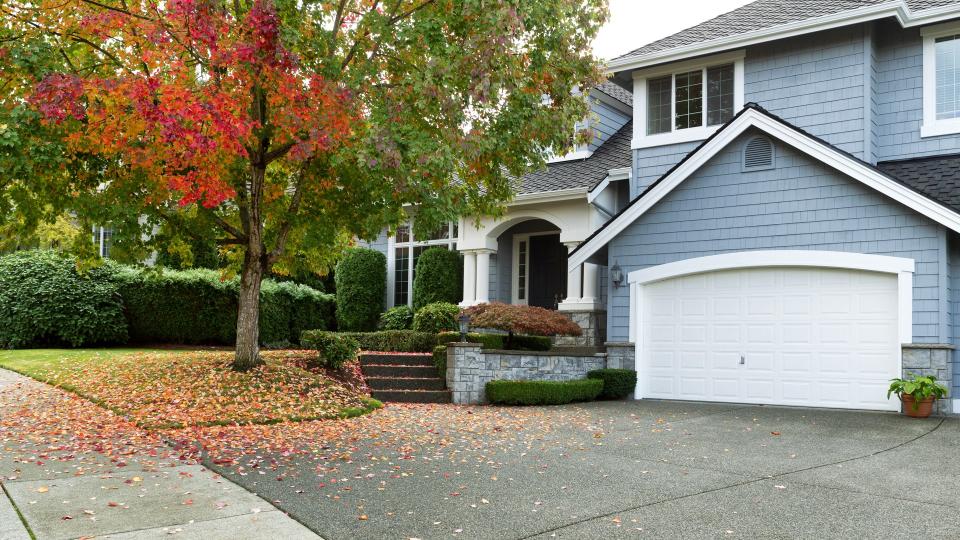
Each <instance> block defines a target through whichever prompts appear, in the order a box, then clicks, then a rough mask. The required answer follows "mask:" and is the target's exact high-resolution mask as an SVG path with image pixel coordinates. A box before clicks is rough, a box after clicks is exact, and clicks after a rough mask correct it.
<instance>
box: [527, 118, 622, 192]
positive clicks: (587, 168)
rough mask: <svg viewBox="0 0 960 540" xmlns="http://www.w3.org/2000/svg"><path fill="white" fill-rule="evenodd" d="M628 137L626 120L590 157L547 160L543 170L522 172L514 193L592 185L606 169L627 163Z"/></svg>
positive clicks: (597, 181) (601, 176)
mask: <svg viewBox="0 0 960 540" xmlns="http://www.w3.org/2000/svg"><path fill="white" fill-rule="evenodd" d="M632 136H633V121H629V122H627V123H626V124H624V126H623V127H622V128H620V130H619V131H617V132H616V133H614V134H613V135H612V136H610V138H609V139H607V140H606V141H604V143H603V144H602V145H601V146H600V148H597V150H596V151H595V152H594V153H593V155H591V156H590V157H588V158H586V159H578V160H573V161H562V162H559V163H551V164H548V165H547V166H546V168H544V169H541V170H539V171H535V172H532V173H527V174H525V175H523V176H522V177H521V178H520V181H519V185H518V186H517V189H516V193H517V194H518V195H523V194H527V193H543V192H547V191H559V190H563V189H572V188H582V187H585V188H593V186H595V185H597V184H599V183H600V182H602V181H603V179H604V178H606V177H607V172H608V171H609V170H610V169H619V168H622V167H629V166H630V164H631V163H630V162H631V159H632V156H631V152H630V139H631V137H632Z"/></svg>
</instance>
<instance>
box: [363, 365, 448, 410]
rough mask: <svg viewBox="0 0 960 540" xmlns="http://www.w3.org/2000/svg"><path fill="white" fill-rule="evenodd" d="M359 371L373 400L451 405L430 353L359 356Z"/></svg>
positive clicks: (444, 384)
mask: <svg viewBox="0 0 960 540" xmlns="http://www.w3.org/2000/svg"><path fill="white" fill-rule="evenodd" d="M360 370H361V371H362V372H363V376H364V378H365V379H366V380H367V386H369V387H370V395H371V396H372V397H373V398H374V399H378V400H380V401H384V402H398V403H450V402H451V399H450V398H451V396H450V391H449V390H447V387H446V383H445V382H444V380H443V379H441V378H440V376H439V375H438V374H437V368H436V367H434V365H433V356H432V355H431V354H429V353H424V354H361V355H360Z"/></svg>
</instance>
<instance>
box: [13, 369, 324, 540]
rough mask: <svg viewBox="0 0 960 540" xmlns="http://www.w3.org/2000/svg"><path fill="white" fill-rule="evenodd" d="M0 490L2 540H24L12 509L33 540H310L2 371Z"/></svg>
mask: <svg viewBox="0 0 960 540" xmlns="http://www.w3.org/2000/svg"><path fill="white" fill-rule="evenodd" d="M181 458H183V459H181ZM0 483H2V487H3V490H4V493H0V538H3V539H4V540H6V539H7V538H10V539H21V538H22V539H26V538H29V537H28V536H27V533H26V531H25V530H24V528H23V525H22V523H21V522H20V520H19V519H18V518H17V514H16V510H15V509H14V507H13V505H15V507H16V509H19V511H20V513H21V514H22V516H23V517H24V519H25V520H26V522H27V524H28V525H29V527H30V529H31V530H32V532H33V533H34V535H35V536H36V538H37V539H38V540H46V539H67V538H85V537H96V538H116V539H150V538H170V537H171V536H173V537H175V538H196V539H205V540H209V539H213V540H215V539H224V540H235V539H237V538H285V539H290V540H293V539H301V538H302V539H308V538H318V537H317V536H316V535H315V534H313V533H311V532H310V531H309V530H307V529H306V528H305V527H303V525H300V524H299V523H297V522H296V521H294V520H293V519H291V518H290V517H288V516H287V515H285V514H284V513H283V512H280V511H278V510H277V509H276V508H275V507H274V506H273V505H272V504H270V503H269V502H267V501H265V500H263V499H261V498H260V497H258V496H256V495H254V494H252V493H250V492H248V491H246V490H244V489H243V488H241V487H238V486H237V485H235V484H233V483H232V482H230V481H227V480H225V479H223V478H222V477H220V475H218V474H216V473H214V472H212V471H210V470H209V469H207V468H206V467H203V466H202V465H198V464H195V463H191V462H190V461H189V458H186V457H185V454H182V451H181V450H177V449H174V448H171V447H169V446H167V445H165V444H164V443H163V441H161V440H160V439H159V438H158V437H156V436H153V435H150V434H148V433H146V432H144V431H143V430H140V429H138V428H136V427H135V426H133V425H132V424H130V423H127V422H124V421H123V420H121V419H119V418H117V417H116V416H114V415H113V414H111V413H109V412H108V411H106V410H104V409H102V408H100V407H98V406H96V405H94V404H92V403H90V402H88V401H86V400H83V399H81V398H78V397H76V396H73V395H72V394H67V393H66V392H63V391H61V390H58V389H55V388H52V387H50V386H47V385H44V384H41V383H38V382H35V381H33V380H31V379H28V378H26V377H22V376H20V375H17V374H15V373H13V372H10V371H7V370H4V369H0ZM11 501H12V503H13V505H11Z"/></svg>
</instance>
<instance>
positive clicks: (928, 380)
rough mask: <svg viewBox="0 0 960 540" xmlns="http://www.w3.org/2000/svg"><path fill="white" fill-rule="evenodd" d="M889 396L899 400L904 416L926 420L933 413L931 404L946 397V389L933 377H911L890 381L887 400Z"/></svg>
mask: <svg viewBox="0 0 960 540" xmlns="http://www.w3.org/2000/svg"><path fill="white" fill-rule="evenodd" d="M891 394H896V395H897V397H898V398H900V402H901V403H903V413H904V414H906V415H907V416H912V417H914V418H926V417H928V416H930V413H932V412H933V402H934V401H936V400H938V399H940V398H942V397H944V396H946V395H947V388H946V387H945V386H943V385H942V384H940V383H938V382H937V378H936V377H934V376H933V375H929V376H919V375H913V376H911V378H909V379H891V380H890V388H889V389H888V390H887V399H890V395H891Z"/></svg>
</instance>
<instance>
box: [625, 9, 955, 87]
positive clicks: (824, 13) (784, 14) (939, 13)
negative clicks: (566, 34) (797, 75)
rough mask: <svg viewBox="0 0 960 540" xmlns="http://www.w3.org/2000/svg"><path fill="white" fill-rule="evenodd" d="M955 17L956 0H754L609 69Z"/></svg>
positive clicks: (642, 49)
mask: <svg viewBox="0 0 960 540" xmlns="http://www.w3.org/2000/svg"><path fill="white" fill-rule="evenodd" d="M958 16H960V2H957V0H756V1H755V2H751V3H749V4H747V5H745V6H743V7H740V8H737V9H735V10H733V11H730V12H728V13H724V14H723V15H720V16H718V17H715V18H713V19H711V20H709V21H706V22H703V23H700V24H698V25H696V26H693V27H691V28H687V29H686V30H682V31H680V32H677V33H676V34H673V35H671V36H668V37H665V38H663V39H660V40H657V41H654V42H652V43H649V44H647V45H644V46H643V47H640V48H639V49H634V50H633V51H630V52H628V53H626V54H624V55H622V56H619V57H617V58H614V59H613V60H611V61H610V62H609V64H608V69H610V70H611V71H614V72H616V71H622V70H626V69H636V68H640V67H646V66H650V65H655V64H659V63H664V62H671V61H675V60H679V59H682V58H688V57H692V56H699V55H702V54H711V53H714V52H720V51H722V50H729V49H734V48H737V47H742V46H746V45H752V44H755V43H762V42H764V41H772V40H774V39H780V38H782V37H788V36H792V35H800V34H805V33H810V32H816V31H819V30H825V29H828V28H837V27H840V26H846V25H849V24H856V23H859V22H864V21H868V20H877V19H883V18H887V17H895V18H896V19H898V20H899V21H900V23H901V24H902V25H903V26H904V27H907V26H917V25H920V24H930V23H933V22H937V21H941V20H947V19H950V18H956V17H958Z"/></svg>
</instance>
